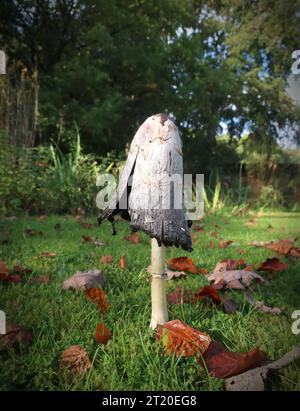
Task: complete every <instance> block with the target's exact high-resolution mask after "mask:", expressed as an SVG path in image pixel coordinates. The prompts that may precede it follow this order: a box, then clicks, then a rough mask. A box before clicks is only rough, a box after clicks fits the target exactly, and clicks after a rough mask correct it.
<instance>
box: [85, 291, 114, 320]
mask: <svg viewBox="0 0 300 411" xmlns="http://www.w3.org/2000/svg"><path fill="white" fill-rule="evenodd" d="M85 295H86V297H87V298H89V299H90V300H91V301H92V302H93V303H94V304H96V305H97V306H98V308H99V310H100V311H101V312H102V313H103V314H105V313H106V311H107V310H108V309H109V307H110V304H109V303H108V302H107V301H106V298H107V296H106V294H105V292H104V291H103V290H102V288H88V289H87V290H85Z"/></svg>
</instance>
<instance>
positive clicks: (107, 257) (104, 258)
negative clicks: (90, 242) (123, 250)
mask: <svg viewBox="0 0 300 411" xmlns="http://www.w3.org/2000/svg"><path fill="white" fill-rule="evenodd" d="M113 261H114V257H113V256H112V255H103V256H102V257H101V258H100V263H101V264H112V263H113Z"/></svg>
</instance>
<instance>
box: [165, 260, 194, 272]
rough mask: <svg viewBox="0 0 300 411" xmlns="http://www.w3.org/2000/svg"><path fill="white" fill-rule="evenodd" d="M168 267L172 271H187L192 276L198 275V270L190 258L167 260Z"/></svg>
mask: <svg viewBox="0 0 300 411" xmlns="http://www.w3.org/2000/svg"><path fill="white" fill-rule="evenodd" d="M167 265H168V267H169V268H170V270H174V271H187V272H189V273H192V274H197V268H196V266H195V264H194V262H193V260H192V259H191V258H190V257H177V258H170V259H169V260H167Z"/></svg>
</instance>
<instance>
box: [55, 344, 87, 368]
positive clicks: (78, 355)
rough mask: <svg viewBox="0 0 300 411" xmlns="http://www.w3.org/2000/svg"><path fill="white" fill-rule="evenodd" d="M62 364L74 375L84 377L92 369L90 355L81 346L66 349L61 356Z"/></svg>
mask: <svg viewBox="0 0 300 411" xmlns="http://www.w3.org/2000/svg"><path fill="white" fill-rule="evenodd" d="M60 364H61V367H62V368H65V369H67V370H68V371H70V372H71V373H72V374H80V375H82V374H84V373H86V372H87V371H88V370H89V369H90V368H92V363H91V361H90V359H89V356H88V353H87V352H86V351H85V349H84V348H82V347H81V346H80V345H71V346H70V347H68V348H66V349H65V350H64V351H63V352H62V354H61V362H60Z"/></svg>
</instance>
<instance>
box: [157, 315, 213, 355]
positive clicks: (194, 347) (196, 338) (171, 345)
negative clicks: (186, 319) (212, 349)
mask: <svg viewBox="0 0 300 411" xmlns="http://www.w3.org/2000/svg"><path fill="white" fill-rule="evenodd" d="M157 339H158V340H159V341H162V343H163V346H164V349H165V352H166V354H169V355H171V354H173V353H174V354H175V355H177V356H179V355H184V356H186V357H190V356H194V355H198V354H199V355H201V354H203V352H204V351H205V350H206V349H207V347H208V346H209V344H210V342H211V338H210V336H209V335H207V334H205V333H202V332H201V331H198V330H196V329H195V328H192V327H190V326H189V325H187V324H185V323H183V322H181V321H180V320H173V321H169V322H167V323H165V324H163V325H158V329H157Z"/></svg>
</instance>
